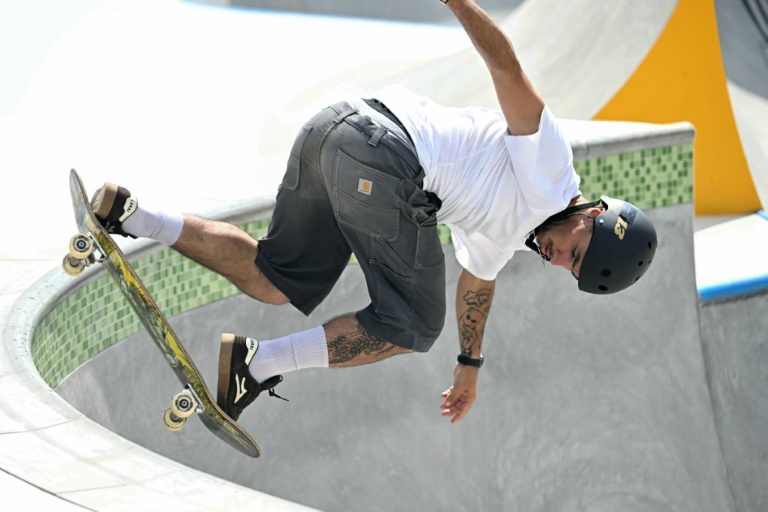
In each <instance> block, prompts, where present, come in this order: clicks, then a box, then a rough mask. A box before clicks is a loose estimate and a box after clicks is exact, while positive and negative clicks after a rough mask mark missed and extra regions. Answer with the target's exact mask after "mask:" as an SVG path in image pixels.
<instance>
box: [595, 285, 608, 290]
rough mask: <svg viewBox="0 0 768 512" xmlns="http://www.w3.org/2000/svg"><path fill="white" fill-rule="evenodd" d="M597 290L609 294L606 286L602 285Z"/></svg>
mask: <svg viewBox="0 0 768 512" xmlns="http://www.w3.org/2000/svg"><path fill="white" fill-rule="evenodd" d="M597 289H598V290H600V291H601V292H607V291H608V287H607V286H605V285H604V284H601V285H600V286H598V287H597Z"/></svg>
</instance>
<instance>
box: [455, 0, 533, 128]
mask: <svg viewBox="0 0 768 512" xmlns="http://www.w3.org/2000/svg"><path fill="white" fill-rule="evenodd" d="M446 5H447V6H448V8H449V9H450V10H451V11H452V12H453V14H454V15H455V16H456V19H458V20H459V23H461V25H462V26H463V27H464V30H465V31H466V32H467V35H469V38H470V40H471V41H472V44H474V46H475V48H476V49H477V51H478V52H479V53H480V56H481V57H482V58H483V60H484V61H485V64H486V66H487V67H488V70H489V71H490V72H491V78H492V79H493V86H494V88H495V89H496V96H497V97H498V99H499V105H500V107H501V111H502V112H503V113H504V117H505V119H506V120H507V126H508V127H509V132H510V133H511V134H512V135H530V134H533V133H536V132H537V131H538V129H539V120H540V118H541V112H542V111H543V110H544V100H542V98H541V97H540V96H539V95H538V93H537V92H536V90H535V89H534V88H533V85H532V84H531V82H530V80H528V77H527V76H526V75H525V72H524V71H523V68H522V67H521V66H520V61H518V59H517V55H516V54H515V50H514V48H513V47H512V42H511V41H510V40H509V37H507V35H506V34H505V33H504V31H503V30H502V29H501V27H499V26H498V25H497V24H496V22H494V21H493V19H491V17H490V16H488V14H487V13H486V12H485V11H483V10H482V9H481V8H480V7H479V6H478V5H477V4H476V3H475V2H474V1H472V0H449V1H448V3H447V4H446Z"/></svg>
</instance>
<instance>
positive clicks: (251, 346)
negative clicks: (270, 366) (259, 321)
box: [245, 338, 259, 365]
mask: <svg viewBox="0 0 768 512" xmlns="http://www.w3.org/2000/svg"><path fill="white" fill-rule="evenodd" d="M245 342H246V343H247V344H248V353H247V354H246V355H245V364H246V365H250V364H251V359H253V356H255V355H256V351H257V350H259V342H258V341H256V340H254V339H253V338H246V340H245Z"/></svg>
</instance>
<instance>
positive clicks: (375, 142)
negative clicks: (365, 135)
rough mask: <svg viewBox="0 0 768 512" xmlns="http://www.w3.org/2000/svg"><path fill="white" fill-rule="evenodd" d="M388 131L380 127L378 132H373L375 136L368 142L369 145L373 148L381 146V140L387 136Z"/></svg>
mask: <svg viewBox="0 0 768 512" xmlns="http://www.w3.org/2000/svg"><path fill="white" fill-rule="evenodd" d="M387 131H388V130H387V129H386V128H384V127H383V126H379V127H378V128H377V129H376V131H375V132H373V135H371V138H370V139H369V140H368V144H370V145H371V146H374V147H376V146H378V145H379V141H380V140H381V138H382V137H383V136H384V135H386V134H387Z"/></svg>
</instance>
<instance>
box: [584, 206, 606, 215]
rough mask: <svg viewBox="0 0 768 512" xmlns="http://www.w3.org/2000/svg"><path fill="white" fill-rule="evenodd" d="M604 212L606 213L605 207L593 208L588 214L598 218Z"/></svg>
mask: <svg viewBox="0 0 768 512" xmlns="http://www.w3.org/2000/svg"><path fill="white" fill-rule="evenodd" d="M604 211H605V207H603V206H593V207H592V208H590V209H588V210H587V211H586V213H589V214H592V215H594V216H598V215H600V214H601V213H603V212H604Z"/></svg>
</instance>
